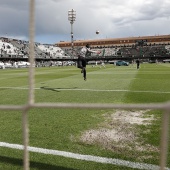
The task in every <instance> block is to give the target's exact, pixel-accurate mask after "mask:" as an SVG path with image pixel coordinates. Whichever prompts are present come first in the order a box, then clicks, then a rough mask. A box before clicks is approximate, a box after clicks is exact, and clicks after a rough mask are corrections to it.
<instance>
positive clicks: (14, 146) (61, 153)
mask: <svg viewBox="0 0 170 170" xmlns="http://www.w3.org/2000/svg"><path fill="white" fill-rule="evenodd" d="M0 147H6V148H12V149H19V150H23V149H24V146H23V145H18V144H10V143H6V142H0ZM28 151H30V152H36V153H42V154H49V155H57V156H63V157H67V158H74V159H79V160H84V161H92V162H98V163H105V164H113V165H118V166H125V167H130V168H137V169H143V170H144V169H145V170H159V169H160V167H159V166H157V165H152V164H145V163H138V162H130V161H125V160H120V159H112V158H105V157H99V156H92V155H82V154H76V153H72V152H66V151H59V150H52V149H43V148H37V147H30V146H29V147H28ZM165 170H170V168H165Z"/></svg>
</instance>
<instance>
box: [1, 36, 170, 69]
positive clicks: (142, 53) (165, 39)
mask: <svg viewBox="0 0 170 170" xmlns="http://www.w3.org/2000/svg"><path fill="white" fill-rule="evenodd" d="M86 43H89V44H90V45H91V47H92V49H95V50H100V51H101V53H100V54H97V55H96V54H94V53H93V54H91V55H90V56H89V58H88V61H96V60H99V61H100V60H105V61H106V62H108V61H109V60H121V59H123V60H126V61H132V60H134V59H137V58H141V59H142V60H145V61H156V60H158V61H159V62H164V61H169V59H170V35H164V36H156V37H155V36H148V37H146V36H145V37H133V38H131V37H130V38H124V39H123V38H120V39H102V40H89V41H88V40H84V41H75V43H74V49H72V48H71V44H70V42H64V41H62V42H59V43H57V44H41V43H37V42H36V43H35V45H34V53H35V66H37V67H44V66H61V65H63V66H64V65H69V62H68V61H75V60H76V59H77V54H78V53H79V51H80V49H81V48H82V46H83V45H84V44H86ZM0 55H1V57H0V61H1V63H4V64H6V68H11V67H12V66H13V65H14V66H16V65H17V64H16V62H19V61H21V64H19V65H21V66H22V65H23V63H24V62H28V58H29V41H24V40H17V39H11V38H5V37H1V38H0ZM66 61H67V62H66ZM61 62H62V64H61ZM14 63H15V64H14ZM11 65H12V66H11ZM28 65H29V64H27V66H28ZM24 67H25V66H24ZM1 68H4V67H1ZM15 68H16V67H15ZM17 68H18V66H17Z"/></svg>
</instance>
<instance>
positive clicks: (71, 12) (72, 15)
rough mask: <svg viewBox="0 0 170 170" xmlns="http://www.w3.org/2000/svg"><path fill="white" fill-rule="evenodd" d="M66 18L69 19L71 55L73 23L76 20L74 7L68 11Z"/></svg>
mask: <svg viewBox="0 0 170 170" xmlns="http://www.w3.org/2000/svg"><path fill="white" fill-rule="evenodd" d="M68 20H69V21H70V24H71V47H72V57H73V51H74V40H73V23H74V21H75V20H76V11H75V10H74V9H71V10H69V11H68Z"/></svg>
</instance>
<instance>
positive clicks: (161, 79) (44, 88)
mask: <svg viewBox="0 0 170 170" xmlns="http://www.w3.org/2000/svg"><path fill="white" fill-rule="evenodd" d="M0 75H1V82H0V91H1V99H0V104H13V105H18V104H25V103H26V102H27V98H28V89H27V87H28V69H17V70H0ZM169 77H170V65H169V64H159V65H156V64H142V65H141V68H140V69H139V70H137V69H136V67H131V66H128V67H114V66H113V65H107V68H106V69H104V68H101V69H100V68H99V67H98V68H92V67H90V66H88V67H87V81H84V80H83V77H82V74H81V73H80V70H79V69H77V68H75V67H51V68H35V88H37V89H36V90H35V102H38V103H39V102H52V103H55V102H71V103H157V102H166V101H168V100H169V99H170V93H168V92H170V79H169ZM7 87H17V88H18V89H14V88H7ZM161 92H167V93H161ZM113 112H114V110H108V109H106V110H101V109H83V110H81V109H31V110H30V111H29V127H30V144H29V145H30V146H34V147H42V148H47V149H56V150H62V151H69V152H74V153H80V154H89V155H95V156H102V157H109V158H118V159H123V160H128V161H134V162H135V161H136V162H142V163H150V164H156V165H158V164H159V153H158V152H150V153H149V152H146V151H138V152H136V151H132V150H128V148H125V149H119V151H116V152H112V151H110V150H107V149H104V148H102V147H101V146H99V145H98V144H96V145H94V144H93V145H89V144H85V143H82V142H81V141H79V136H80V135H81V133H82V132H84V131H86V130H88V129H96V128H99V127H100V124H101V123H102V122H103V121H105V120H104V117H103V114H110V113H113ZM150 114H153V115H154V117H155V120H154V121H153V122H152V124H151V125H147V126H146V125H140V126H136V133H137V134H138V137H139V138H138V140H139V142H142V143H144V144H148V145H152V146H156V147H159V145H160V129H161V126H160V123H161V115H162V113H161V111H154V110H153V111H150V112H147V113H146V114H145V116H146V117H147V116H148V115H150ZM21 115H22V113H21V112H19V111H18V112H16V111H15V112H14V111H2V110H0V117H1V118H0V134H1V135H0V141H2V142H8V143H16V144H22V129H21V127H22V123H21V119H22V118H21ZM146 131H147V133H145V132H146ZM134 145H135V143H134ZM169 153H170V152H169ZM0 157H1V159H0V169H7V170H8V169H22V151H18V150H12V149H7V148H0ZM139 157H141V158H142V157H144V158H143V159H141V160H140V159H139ZM169 158H170V157H169V156H168V167H170V161H169V160H170V159H169ZM30 161H31V166H30V169H43V168H42V167H44V169H62V170H67V169H98V170H100V169H131V168H127V167H120V166H115V165H109V164H100V163H94V162H87V161H80V160H74V159H70V158H62V157H59V156H52V155H43V154H38V153H30Z"/></svg>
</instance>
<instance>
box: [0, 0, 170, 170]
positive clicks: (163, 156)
mask: <svg viewBox="0 0 170 170" xmlns="http://www.w3.org/2000/svg"><path fill="white" fill-rule="evenodd" d="M34 8H35V0H30V21H29V22H30V23H29V24H30V26H29V36H30V57H29V62H30V63H31V67H30V68H29V97H28V102H27V104H26V105H23V106H16V105H15V106H13V105H1V106H0V110H21V111H22V124H23V144H24V158H23V160H24V165H23V166H24V170H29V151H28V146H29V145H28V144H29V135H28V132H29V129H28V124H29V122H28V111H29V110H30V109H32V108H65V109H68V108H75V109H76V108H79V109H86V108H88V109H101V108H102V109H109V108H111V109H153V110H154V109H159V110H162V111H163V112H164V113H163V119H162V133H161V141H160V145H161V152H160V169H161V170H164V169H165V167H166V162H167V153H168V125H169V115H170V102H168V103H156V104H121V105H120V104H79V103H74V104H73V103H50V104H49V103H35V102H34V67H33V64H34V60H35V58H34V32H35V31H34V19H35V17H34V13H35V10H34Z"/></svg>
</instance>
